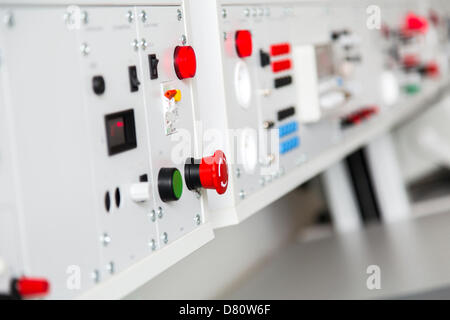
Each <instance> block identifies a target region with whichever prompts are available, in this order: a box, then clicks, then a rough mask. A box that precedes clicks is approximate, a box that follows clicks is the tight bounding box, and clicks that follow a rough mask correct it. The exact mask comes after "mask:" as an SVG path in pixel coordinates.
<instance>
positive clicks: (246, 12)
mask: <svg viewBox="0 0 450 320" xmlns="http://www.w3.org/2000/svg"><path fill="white" fill-rule="evenodd" d="M244 16H246V17H248V16H250V9H249V8H245V10H244Z"/></svg>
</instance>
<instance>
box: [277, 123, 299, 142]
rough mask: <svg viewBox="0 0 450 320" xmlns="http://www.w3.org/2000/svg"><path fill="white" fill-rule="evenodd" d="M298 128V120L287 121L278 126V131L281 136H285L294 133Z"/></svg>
mask: <svg viewBox="0 0 450 320" xmlns="http://www.w3.org/2000/svg"><path fill="white" fill-rule="evenodd" d="M297 130H298V123H297V121H292V122H289V123H286V124H284V125H282V126H280V127H279V128H278V133H279V135H280V138H283V137H285V136H287V135H289V134H291V133H294V132H296V131H297Z"/></svg>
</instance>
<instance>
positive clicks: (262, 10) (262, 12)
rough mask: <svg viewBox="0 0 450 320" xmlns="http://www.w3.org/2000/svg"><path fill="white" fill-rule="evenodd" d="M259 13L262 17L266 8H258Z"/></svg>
mask: <svg viewBox="0 0 450 320" xmlns="http://www.w3.org/2000/svg"><path fill="white" fill-rule="evenodd" d="M258 15H259V16H260V17H262V16H263V15H264V9H263V8H258Z"/></svg>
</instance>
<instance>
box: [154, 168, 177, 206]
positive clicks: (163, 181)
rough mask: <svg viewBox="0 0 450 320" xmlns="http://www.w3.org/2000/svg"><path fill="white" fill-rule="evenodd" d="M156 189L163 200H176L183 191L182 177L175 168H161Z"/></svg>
mask: <svg viewBox="0 0 450 320" xmlns="http://www.w3.org/2000/svg"><path fill="white" fill-rule="evenodd" d="M158 191H159V196H160V197H161V200H162V201H164V202H168V201H176V200H178V199H180V198H181V194H182V193H183V179H182V177H181V173H180V171H179V170H178V169H177V168H161V169H160V170H159V174H158Z"/></svg>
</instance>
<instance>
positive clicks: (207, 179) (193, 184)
mask: <svg viewBox="0 0 450 320" xmlns="http://www.w3.org/2000/svg"><path fill="white" fill-rule="evenodd" d="M184 178H185V181H186V185H187V187H188V189H189V190H195V189H198V188H205V189H215V190H216V191H217V193H218V194H223V193H225V191H227V187H228V165H227V159H226V157H225V154H224V153H223V152H222V151H221V150H217V151H216V152H214V155H213V156H210V157H205V158H202V159H201V160H195V159H194V158H188V159H187V161H186V164H185V165H184Z"/></svg>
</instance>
